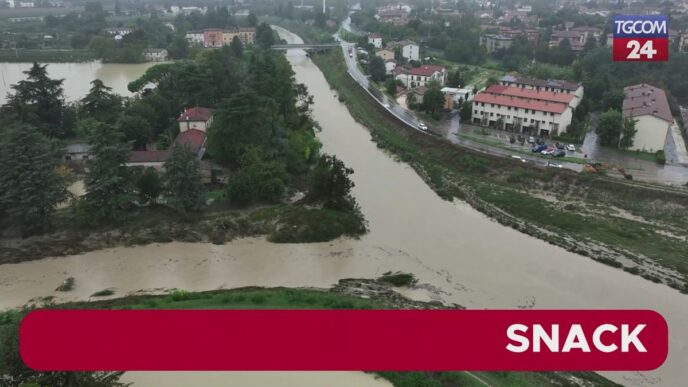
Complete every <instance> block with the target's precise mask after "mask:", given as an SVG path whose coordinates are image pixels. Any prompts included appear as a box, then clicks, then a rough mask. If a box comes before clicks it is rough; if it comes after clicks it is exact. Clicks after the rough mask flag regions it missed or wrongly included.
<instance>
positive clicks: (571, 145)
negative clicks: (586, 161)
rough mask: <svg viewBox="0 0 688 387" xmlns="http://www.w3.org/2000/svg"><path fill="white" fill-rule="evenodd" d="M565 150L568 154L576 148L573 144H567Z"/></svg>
mask: <svg viewBox="0 0 688 387" xmlns="http://www.w3.org/2000/svg"><path fill="white" fill-rule="evenodd" d="M566 150H567V151H569V152H575V151H576V146H575V145H573V144H569V145H567V146H566Z"/></svg>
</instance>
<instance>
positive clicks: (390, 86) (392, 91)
mask: <svg viewBox="0 0 688 387" xmlns="http://www.w3.org/2000/svg"><path fill="white" fill-rule="evenodd" d="M385 90H386V91H387V94H389V95H391V96H395V95H397V81H396V80H394V79H393V78H390V79H388V80H386V81H385Z"/></svg>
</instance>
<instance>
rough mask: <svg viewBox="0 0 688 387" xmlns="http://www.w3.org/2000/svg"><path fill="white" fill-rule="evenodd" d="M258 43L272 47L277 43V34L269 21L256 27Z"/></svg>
mask: <svg viewBox="0 0 688 387" xmlns="http://www.w3.org/2000/svg"><path fill="white" fill-rule="evenodd" d="M256 44H257V45H258V46H260V47H262V48H270V47H271V46H272V45H273V44H275V34H274V32H273V31H272V28H270V25H269V24H267V23H261V25H259V26H258V28H256Z"/></svg>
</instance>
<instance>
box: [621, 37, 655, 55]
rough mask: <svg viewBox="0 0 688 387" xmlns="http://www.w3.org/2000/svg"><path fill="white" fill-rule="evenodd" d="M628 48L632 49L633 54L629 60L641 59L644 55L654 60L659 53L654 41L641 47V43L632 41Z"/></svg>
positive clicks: (627, 45) (647, 42) (649, 41)
mask: <svg viewBox="0 0 688 387" xmlns="http://www.w3.org/2000/svg"><path fill="white" fill-rule="evenodd" d="M626 48H630V49H631V52H629V53H628V57H627V58H628V59H640V58H641V56H642V55H645V57H646V58H647V59H652V57H654V56H655V54H656V53H657V50H655V49H654V47H653V45H652V40H648V41H646V42H645V44H643V46H642V47H641V46H640V42H639V41H637V40H630V41H629V42H628V43H627V44H626Z"/></svg>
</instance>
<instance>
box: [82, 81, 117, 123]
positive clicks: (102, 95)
mask: <svg viewBox="0 0 688 387" xmlns="http://www.w3.org/2000/svg"><path fill="white" fill-rule="evenodd" d="M121 111H122V98H121V97H120V96H119V95H117V94H114V93H112V88H111V87H108V86H105V84H104V83H103V81H101V80H100V79H95V80H93V81H91V90H89V92H88V94H86V96H85V97H84V98H82V99H81V108H80V113H81V114H82V116H86V117H92V118H95V119H96V120H98V121H102V122H107V123H111V122H113V121H114V120H115V117H116V116H117V115H118V114H119V113H120V112H121Z"/></svg>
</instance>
